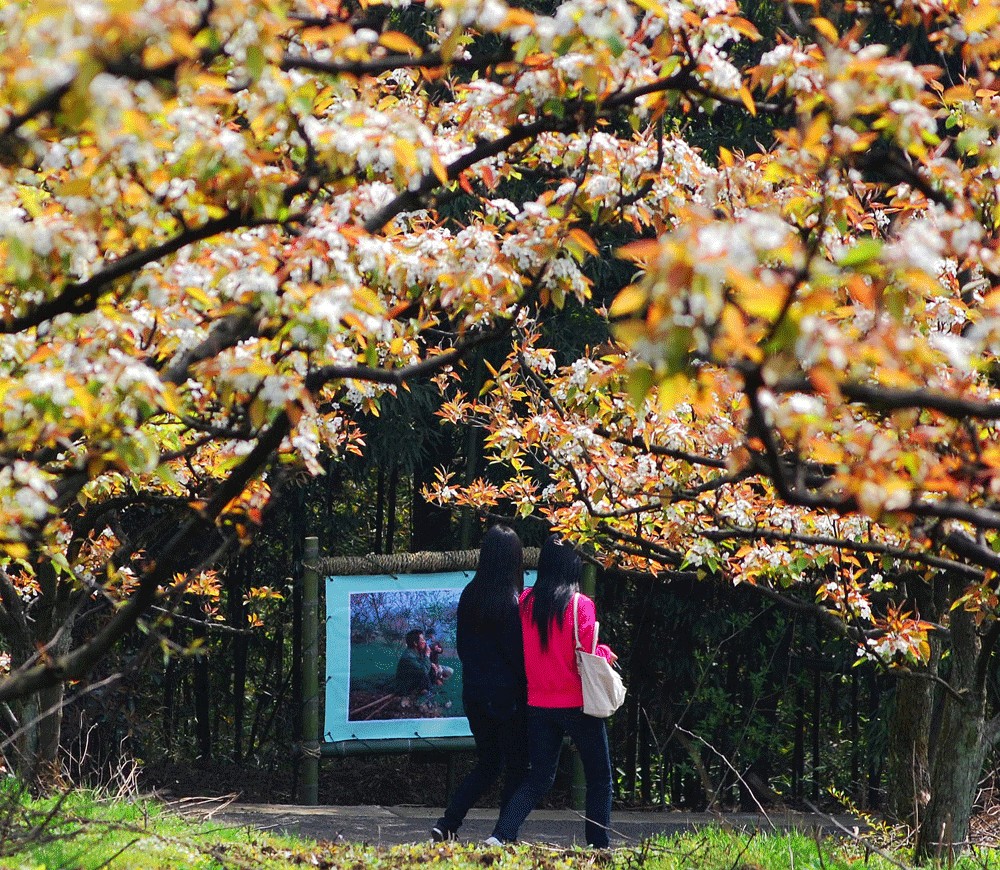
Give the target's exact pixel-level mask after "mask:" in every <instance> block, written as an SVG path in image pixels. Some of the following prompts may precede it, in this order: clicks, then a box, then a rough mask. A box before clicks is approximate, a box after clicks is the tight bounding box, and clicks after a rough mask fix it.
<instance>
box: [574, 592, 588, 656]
mask: <svg viewBox="0 0 1000 870" xmlns="http://www.w3.org/2000/svg"><path fill="white" fill-rule="evenodd" d="M579 607H580V593H579V592H575V593H574V594H573V639H574V640H575V641H576V648H577V649H579V650H582V649H583V644H581V643H580V618H579V616H577V611H578V610H579ZM584 651H585V650H584Z"/></svg>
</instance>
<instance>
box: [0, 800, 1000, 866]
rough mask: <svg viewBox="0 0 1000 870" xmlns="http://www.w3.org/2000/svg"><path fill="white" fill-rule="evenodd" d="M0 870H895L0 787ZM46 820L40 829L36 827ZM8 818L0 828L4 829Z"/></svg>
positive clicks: (845, 850) (727, 843)
mask: <svg viewBox="0 0 1000 870" xmlns="http://www.w3.org/2000/svg"><path fill="white" fill-rule="evenodd" d="M0 799H3V800H4V801H5V803H6V806H5V807H4V808H0V868H4V870H8V868H9V870H55V868H60V870H70V868H72V870H125V868H128V870H161V868H162V870H167V868H169V870H235V868H240V870H242V868H261V870H284V868H321V870H324V868H325V870H417V868H424V867H425V866H426V865H428V864H432V865H434V866H435V867H437V868H445V870H483V868H491V870H590V868H595V870H596V868H617V870H859V868H864V870H899V868H900V867H908V866H910V862H909V861H908V860H907V858H906V857H905V856H900V857H895V856H883V855H879V854H877V853H876V852H874V851H872V849H871V848H868V847H866V845H865V844H863V843H859V842H855V841H850V840H833V839H829V838H816V837H813V836H810V835H808V834H804V833H789V834H764V833H742V832H735V831H729V830H723V829H722V828H718V827H712V828H706V829H703V830H700V831H697V832H693V833H689V834H684V835H681V836H677V837H669V838H659V839H653V840H650V841H648V842H646V843H643V844H641V845H640V846H634V847H633V846H630V847H628V848H619V849H616V850H614V851H613V852H606V853H601V852H590V851H586V850H577V849H571V850H566V849H557V848H550V847H546V846H540V845H527V844H525V845H520V846H516V847H507V848H503V849H489V848H485V847H482V846H479V845H461V844H452V843H440V844H430V843H419V844H414V845H408V846H395V847H391V848H384V847H383V848H376V847H372V846H363V845H354V844H334V843H314V842H311V841H308V840H303V839H299V838H295V837H288V836H280V835H276V834H272V833H264V832H261V831H258V830H255V829H251V828H246V827H242V828H240V827H233V826H229V825H222V824H219V823H215V822H212V821H194V820H192V819H190V818H185V817H182V816H179V815H176V814H175V813H173V812H170V811H169V809H167V808H166V807H164V806H163V805H162V804H159V803H157V802H155V801H144V800H135V801H128V800H105V799H102V798H101V797H100V796H98V795H95V794H93V793H91V792H83V791H74V792H70V793H68V794H66V795H63V796H62V797H61V798H48V799H43V800H31V799H28V798H25V797H24V796H23V795H22V794H19V793H18V792H17V791H16V790H14V789H13V787H12V786H7V787H3V788H0ZM49 815H51V818H50V819H48V823H47V824H46V825H44V827H40V825H39V822H40V821H44V820H45V819H46V818H47V817H48V816H49ZM4 819H6V822H4ZM947 866H948V867H949V868H954V870H1000V853H998V852H996V851H994V850H980V851H977V852H973V853H971V854H970V855H967V856H964V857H963V858H961V859H960V860H959V861H957V862H955V863H954V864H950V865H947Z"/></svg>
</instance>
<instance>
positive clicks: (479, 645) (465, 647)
mask: <svg viewBox="0 0 1000 870" xmlns="http://www.w3.org/2000/svg"><path fill="white" fill-rule="evenodd" d="M523 588H524V564H523V553H522V548H521V540H520V538H518V536H517V533H516V532H515V531H514V530H513V529H510V528H508V527H507V526H501V525H497V526H493V527H492V528H491V529H489V531H487V532H486V534H485V535H484V536H483V542H482V545H481V547H480V550H479V566H478V567H477V568H476V574H475V576H474V577H473V578H472V580H471V581H469V584H468V585H467V586H466V587H465V589H463V590H462V596H461V598H460V599H459V602H458V657H459V658H460V659H461V660H462V703H463V704H464V706H465V715H466V716H467V717H468V719H469V727H470V729H471V730H472V736H473V738H474V739H475V741H476V756H477V760H476V766H475V767H474V768H473V769H472V770H471V771H470V772H469V774H468V776H466V777H465V779H464V780H462V783H461V785H459V787H458V788H457V789H456V790H455V793H454V795H453V796H452V798H451V802H450V803H449V804H448V808H447V809H446V810H445V813H444V815H443V816H442V817H441V818H440V819H439V820H438V823H437V825H435V826H434V828H433V829H432V831H431V834H432V836H433V838H434V839H435V840H452V839H454V838H455V835H456V833H457V832H458V829H459V827H460V826H461V824H462V822H463V820H464V819H465V816H466V813H468V811H469V809H470V808H471V807H472V806H473V805H474V804H475V803H476V802H477V801H478V800H479V799H480V798H481V797H482V796H483V794H484V793H485V792H486V790H487V789H489V788H490V786H492V785H493V783H494V782H496V780H497V778H498V777H499V776H500V774H501V773H502V772H504V771H506V773H505V776H504V788H503V792H502V794H501V798H500V809H501V811H502V810H503V808H504V806H506V804H507V801H508V800H510V797H511V795H512V794H513V793H514V792H515V791H516V790H517V787H518V786H519V785H520V784H521V781H522V780H523V779H524V776H525V774H526V773H527V770H528V756H527V733H526V726H525V705H526V683H525V678H524V651H523V649H522V647H521V620H520V617H519V616H518V610H517V599H518V596H519V595H520V593H521V591H522V589H523Z"/></svg>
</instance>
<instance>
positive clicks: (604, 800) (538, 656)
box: [486, 535, 617, 848]
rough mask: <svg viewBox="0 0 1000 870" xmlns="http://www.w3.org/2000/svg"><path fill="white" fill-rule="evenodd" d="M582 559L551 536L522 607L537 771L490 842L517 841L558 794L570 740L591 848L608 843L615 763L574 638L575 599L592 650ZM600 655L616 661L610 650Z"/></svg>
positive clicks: (584, 642)
mask: <svg viewBox="0 0 1000 870" xmlns="http://www.w3.org/2000/svg"><path fill="white" fill-rule="evenodd" d="M581 568H582V564H581V562H580V557H579V556H578V555H577V554H576V553H575V552H574V551H573V549H572V547H570V546H569V545H568V544H564V543H563V542H562V541H560V540H559V537H558V536H557V535H551V536H550V537H549V538H548V540H547V541H546V542H545V544H544V545H543V546H542V550H541V553H540V554H539V557H538V579H537V580H536V581H535V585H534V588H531V589H525V590H524V592H523V593H522V594H521V597H520V602H519V606H518V609H519V611H520V616H521V630H522V636H523V643H524V669H525V673H526V675H527V678H528V755H529V757H530V760H531V770H530V772H529V773H528V776H527V778H526V779H525V780H524V782H523V783H522V784H521V786H520V788H518V790H517V791H516V792H515V793H514V794H513V796H512V797H511V798H510V800H508V801H507V804H506V806H504V807H503V809H502V811H501V813H500V818H499V819H498V820H497V824H496V827H495V828H494V829H493V836H492V837H490V839H488V840H487V841H486V842H487V843H491V844H496V843H509V842H513V841H514V840H516V839H517V833H518V830H519V829H520V827H521V823H522V822H523V821H524V820H525V819H526V818H527V816H528V813H530V812H531V811H532V810H533V809H534V808H535V806H536V805H537V804H538V802H539V801H540V800H541V799H542V798H543V797H544V796H545V795H546V794H547V793H548V791H549V789H550V788H552V783H553V782H554V781H555V777H556V766H557V765H558V763H559V751H560V749H561V748H562V743H563V738H564V737H565V736H566V735H567V734H568V735H569V736H570V737H571V738H572V740H573V743H574V745H575V746H576V749H577V751H578V752H579V753H580V760H581V761H582V762H583V771H584V774H585V776H586V779H587V816H586V836H587V842H588V843H589V844H590V845H591V846H597V847H600V848H605V847H607V845H608V825H609V823H610V820H611V757H610V755H609V753H608V735H607V731H606V730H605V728H604V720H603V719H595V718H594V717H593V716H587V715H585V714H584V712H583V709H582V708H583V688H582V686H581V683H580V674H579V672H578V671H577V667H576V642H575V640H574V637H573V607H574V600H575V604H576V607H577V617H578V620H579V630H580V644H581V646H582V647H583V648H584V649H587V650H589V649H592V648H593V643H594V626H595V624H596V622H597V619H596V613H595V609H594V602H593V601H591V600H590V599H589V598H588V597H587V596H586V595H582V594H580V591H579V589H580V585H579V584H580V572H581ZM597 652H598V654H599V655H603V656H604V657H605V658H606V659H608V661H610V662H614V661H615V659H616V658H617V656H615V654H614V653H613V652H611V650H610V649H609V648H608V647H607V646H605V645H604V644H600V645H598V647H597Z"/></svg>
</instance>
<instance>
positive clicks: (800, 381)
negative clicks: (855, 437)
mask: <svg viewBox="0 0 1000 870" xmlns="http://www.w3.org/2000/svg"><path fill="white" fill-rule="evenodd" d="M772 389H773V391H774V392H776V393H807V394H811V393H814V392H815V388H814V387H813V385H812V383H811V382H810V381H809V380H808V378H793V379H787V380H782V381H779V382H778V383H777V384H775V386H774V387H773V388H772ZM838 389H839V390H840V392H841V393H842V394H843V396H844V397H845V398H846V399H848V400H850V401H851V402H857V403H858V404H863V405H867V406H868V407H870V408H871V409H872V410H875V411H882V412H885V411H901V410H918V411H919V410H924V409H926V410H928V411H937V412H938V413H939V414H944V415H945V416H946V417H952V418H954V419H956V420H962V419H965V418H968V417H974V418H976V419H980V420H1000V402H984V401H981V400H979V399H967V398H962V397H960V396H954V395H951V394H949V393H944V392H941V391H940V390H931V389H920V388H914V389H910V390H903V389H898V388H895V387H887V386H883V385H881V384H862V383H859V382H858V381H846V382H844V383H842V384H839V385H838Z"/></svg>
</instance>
